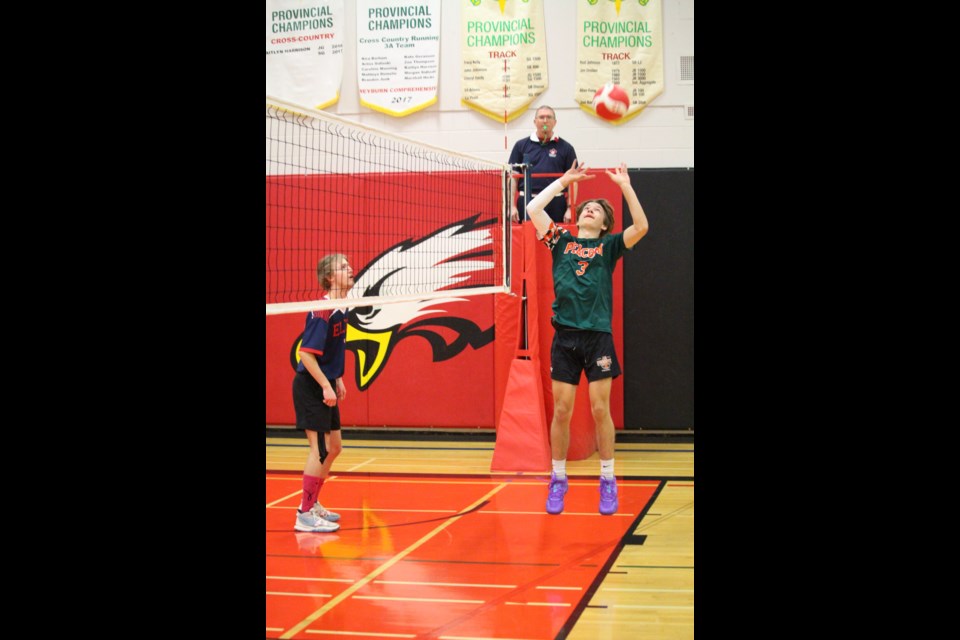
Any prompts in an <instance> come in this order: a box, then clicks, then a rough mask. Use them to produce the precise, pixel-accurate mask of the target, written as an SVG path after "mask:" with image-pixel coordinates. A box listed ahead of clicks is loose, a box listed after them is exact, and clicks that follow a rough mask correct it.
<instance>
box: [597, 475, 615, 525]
mask: <svg viewBox="0 0 960 640" xmlns="http://www.w3.org/2000/svg"><path fill="white" fill-rule="evenodd" d="M617 506H618V503H617V479H616V478H610V479H609V480H607V479H606V478H604V477H601V478H600V513H601V515H605V516H609V515H610V514H611V513H616V512H617Z"/></svg>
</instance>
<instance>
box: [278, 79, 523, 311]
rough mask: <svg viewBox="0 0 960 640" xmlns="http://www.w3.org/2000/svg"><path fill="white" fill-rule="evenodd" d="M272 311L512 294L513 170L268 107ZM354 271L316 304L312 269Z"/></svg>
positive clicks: (300, 111)
mask: <svg viewBox="0 0 960 640" xmlns="http://www.w3.org/2000/svg"><path fill="white" fill-rule="evenodd" d="M266 134H267V135H266V138H267V163H266V267H267V269H266V289H267V295H266V313H267V314H268V315H271V314H281V313H293V312H303V311H308V310H320V309H329V308H334V307H337V308H343V307H357V306H376V305H382V304H391V303H395V302H411V301H420V300H433V299H441V298H446V299H449V298H451V297H462V296H469V295H481V294H489V293H501V292H504V293H505V292H509V290H510V267H509V265H510V255H509V248H510V242H509V240H510V216H509V211H510V208H509V202H508V191H509V188H508V187H509V177H510V167H509V166H507V165H505V164H498V163H495V162H490V161H487V160H483V159H481V158H474V157H471V156H469V155H465V154H462V153H458V152H455V151H450V150H447V149H442V148H440V147H434V146H431V145H427V144H423V143H420V142H416V141H414V140H410V139H405V138H402V137H399V136H396V135H393V134H390V133H387V132H385V131H379V130H376V129H374V128H371V127H367V126H364V125H361V124H358V123H356V122H351V121H349V120H346V119H343V118H340V117H337V116H333V115H331V114H328V113H326V112H323V111H316V110H314V109H309V108H306V107H301V106H296V105H292V104H289V103H285V102H283V101H280V100H277V99H275V98H270V97H267V101H266ZM331 253H339V254H343V255H344V256H346V258H347V260H348V261H349V262H350V264H351V266H352V267H353V269H354V278H355V284H354V287H353V289H352V290H351V291H350V292H349V294H348V297H347V298H346V299H345V300H328V301H323V300H320V298H321V296H322V295H323V291H322V289H321V288H320V283H319V280H318V278H317V263H318V262H319V260H320V259H321V258H323V256H325V255H327V254H331Z"/></svg>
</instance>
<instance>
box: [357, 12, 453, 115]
mask: <svg viewBox="0 0 960 640" xmlns="http://www.w3.org/2000/svg"><path fill="white" fill-rule="evenodd" d="M439 76H440V0H411V1H409V2H402V3H398V2H397V0H357V78H358V85H359V87H360V104H362V105H363V106H365V107H367V108H369V109H373V110H375V111H379V112H381V113H386V114H389V115H391V116H406V115H409V114H411V113H413V112H415V111H419V110H421V109H425V108H426V107H429V106H430V105H432V104H433V103H435V102H436V101H437V80H438V78H439Z"/></svg>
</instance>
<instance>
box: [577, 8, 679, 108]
mask: <svg viewBox="0 0 960 640" xmlns="http://www.w3.org/2000/svg"><path fill="white" fill-rule="evenodd" d="M608 82H612V83H614V84H617V85H619V86H620V87H622V88H623V89H624V90H625V91H626V92H627V96H628V97H629V98H630V106H629V108H628V109H627V112H626V114H624V115H623V116H622V117H621V118H620V119H618V120H609V121H608V122H611V124H615V125H619V124H623V123H624V122H626V121H628V120H630V119H631V118H634V117H636V116H637V114H639V113H640V112H641V111H642V110H643V109H644V108H645V107H646V106H647V105H648V104H650V102H651V101H652V100H653V99H654V98H656V97H657V96H658V95H660V94H661V93H663V87H664V83H663V19H662V13H661V4H660V0H577V83H576V86H575V95H574V99H575V100H576V101H577V103H579V105H580V108H581V109H583V110H584V111H587V112H588V113H592V114H594V115H596V112H595V111H594V108H593V96H594V93H596V91H597V89H599V88H601V87H603V86H604V85H605V84H607V83H608ZM597 117H599V116H597Z"/></svg>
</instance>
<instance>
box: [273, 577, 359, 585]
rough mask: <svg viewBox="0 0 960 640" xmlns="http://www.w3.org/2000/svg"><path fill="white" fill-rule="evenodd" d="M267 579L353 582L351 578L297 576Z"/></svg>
mask: <svg viewBox="0 0 960 640" xmlns="http://www.w3.org/2000/svg"><path fill="white" fill-rule="evenodd" d="M267 580H306V581H308V582H346V583H347V584H351V583H353V580H351V579H349V578H298V577H295V576H267Z"/></svg>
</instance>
